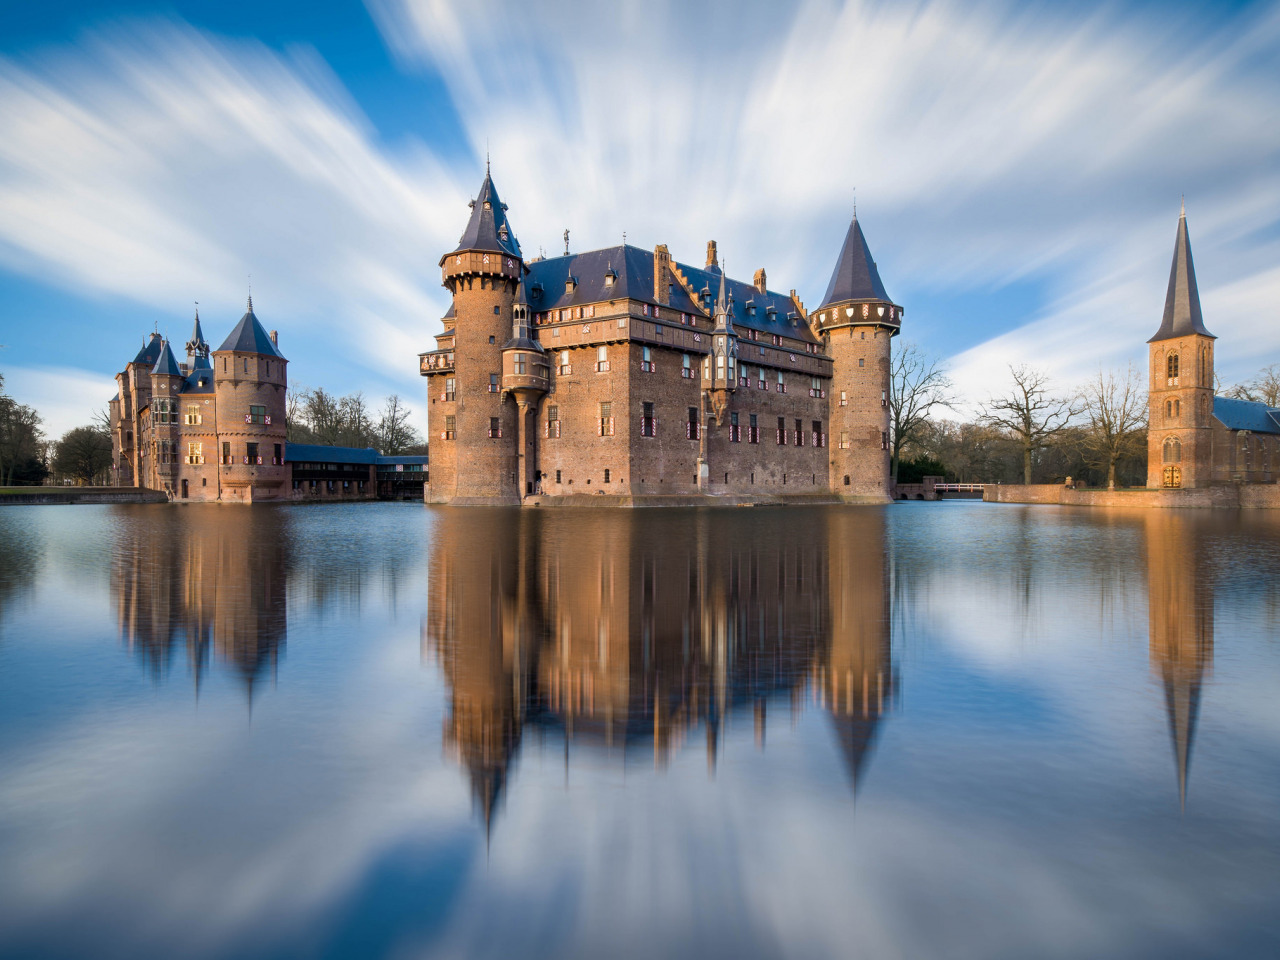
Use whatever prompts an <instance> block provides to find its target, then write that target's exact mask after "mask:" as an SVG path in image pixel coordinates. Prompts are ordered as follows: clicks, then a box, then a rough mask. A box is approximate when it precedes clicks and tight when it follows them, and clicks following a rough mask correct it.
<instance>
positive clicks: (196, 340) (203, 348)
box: [187, 310, 209, 370]
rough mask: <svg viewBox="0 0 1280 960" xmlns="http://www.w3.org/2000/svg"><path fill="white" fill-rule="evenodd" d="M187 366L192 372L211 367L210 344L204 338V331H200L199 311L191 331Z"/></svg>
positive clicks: (188, 342)
mask: <svg viewBox="0 0 1280 960" xmlns="http://www.w3.org/2000/svg"><path fill="white" fill-rule="evenodd" d="M187 366H188V369H190V370H196V369H207V368H208V367H209V344H208V342H207V341H206V340H205V338H204V331H203V330H201V329H200V311H199V310H196V322H195V327H194V328H193V329H192V331H191V339H190V340H188V341H187Z"/></svg>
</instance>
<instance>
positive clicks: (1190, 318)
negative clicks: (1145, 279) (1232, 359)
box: [1147, 207, 1217, 343]
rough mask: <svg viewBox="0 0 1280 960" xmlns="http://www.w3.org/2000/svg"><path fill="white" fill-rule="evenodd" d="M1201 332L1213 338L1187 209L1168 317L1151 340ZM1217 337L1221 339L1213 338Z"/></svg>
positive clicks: (1173, 268)
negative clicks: (1203, 309) (1202, 298)
mask: <svg viewBox="0 0 1280 960" xmlns="http://www.w3.org/2000/svg"><path fill="white" fill-rule="evenodd" d="M1193 333H1197V334H1199V335H1200V336H1202V337H1213V334H1212V333H1210V332H1209V331H1208V330H1206V329H1205V326H1204V317H1203V316H1202V315H1201V313H1200V291H1199V289H1198V288H1197V287H1196V265H1195V261H1193V260H1192V259H1191V237H1190V235H1188V233H1187V211H1186V208H1185V207H1184V208H1183V211H1182V215H1181V216H1180V217H1178V235H1177V237H1176V238H1175V239H1174V241H1173V266H1171V267H1170V268H1169V290H1168V292H1167V293H1166V294H1165V297H1164V318H1163V320H1161V322H1160V329H1159V330H1157V331H1156V335H1155V336H1154V337H1152V338H1151V339H1150V340H1148V341H1147V343H1155V342H1157V341H1159V340H1175V339H1177V338H1178V337H1185V336H1189V335H1190V334H1193ZM1213 339H1215V340H1216V339H1217V338H1216V337H1213Z"/></svg>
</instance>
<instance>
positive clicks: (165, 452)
mask: <svg viewBox="0 0 1280 960" xmlns="http://www.w3.org/2000/svg"><path fill="white" fill-rule="evenodd" d="M157 449H158V453H157V454H156V459H157V460H159V461H160V462H161V463H176V462H177V459H178V458H177V457H176V456H175V455H174V452H173V441H172V440H161V441H160V442H159V444H157Z"/></svg>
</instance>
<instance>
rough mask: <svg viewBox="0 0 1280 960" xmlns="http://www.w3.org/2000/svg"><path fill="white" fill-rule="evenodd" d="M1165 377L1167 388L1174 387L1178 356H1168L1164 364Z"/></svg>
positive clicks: (1176, 376) (1176, 378)
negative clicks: (1167, 381) (1167, 382)
mask: <svg viewBox="0 0 1280 960" xmlns="http://www.w3.org/2000/svg"><path fill="white" fill-rule="evenodd" d="M1164 365H1165V376H1166V377H1168V379H1169V386H1171V387H1172V386H1175V385H1176V384H1177V382H1178V355H1177V354H1176V353H1171V354H1169V359H1167V360H1166V361H1165V363H1164Z"/></svg>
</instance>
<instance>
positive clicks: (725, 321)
mask: <svg viewBox="0 0 1280 960" xmlns="http://www.w3.org/2000/svg"><path fill="white" fill-rule="evenodd" d="M727 272H728V271H727V270H726V269H725V265H724V264H723V263H721V264H720V293H719V294H718V295H717V296H716V327H715V332H717V333H723V334H729V335H732V334H733V314H732V311H731V310H730V307H729V295H728V294H727V293H725V274H726V273H727Z"/></svg>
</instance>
